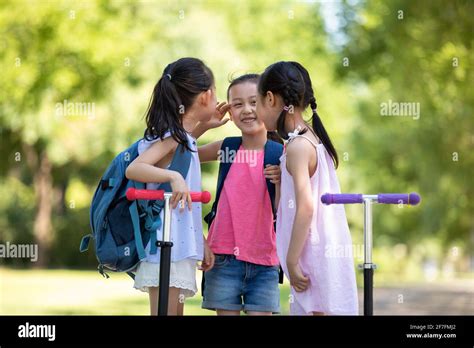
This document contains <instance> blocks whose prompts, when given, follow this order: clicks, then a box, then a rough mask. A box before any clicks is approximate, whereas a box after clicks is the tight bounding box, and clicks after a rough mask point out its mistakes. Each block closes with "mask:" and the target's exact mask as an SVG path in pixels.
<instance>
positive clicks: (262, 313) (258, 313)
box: [247, 311, 272, 315]
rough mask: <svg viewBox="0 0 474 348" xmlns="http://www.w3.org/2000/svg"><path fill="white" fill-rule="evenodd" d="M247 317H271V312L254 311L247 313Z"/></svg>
mask: <svg viewBox="0 0 474 348" xmlns="http://www.w3.org/2000/svg"><path fill="white" fill-rule="evenodd" d="M247 315H272V312H256V311H248V312H247Z"/></svg>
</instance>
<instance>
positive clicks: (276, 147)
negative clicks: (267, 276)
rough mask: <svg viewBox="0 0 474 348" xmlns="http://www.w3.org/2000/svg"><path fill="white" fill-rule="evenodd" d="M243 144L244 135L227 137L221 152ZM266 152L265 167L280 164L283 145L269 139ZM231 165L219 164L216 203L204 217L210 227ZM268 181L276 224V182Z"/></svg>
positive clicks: (228, 162)
mask: <svg viewBox="0 0 474 348" xmlns="http://www.w3.org/2000/svg"><path fill="white" fill-rule="evenodd" d="M241 144H242V137H228V138H225V139H224V141H223V142H222V145H221V152H223V151H224V152H225V151H229V152H230V151H235V152H234V153H237V150H238V149H239V148H240V145H241ZM264 152H265V153H264V159H263V167H264V168H265V166H266V165H267V164H270V165H279V164H280V157H281V155H282V154H283V145H282V144H280V143H277V142H276V141H273V140H267V142H266V143H265V148H264ZM231 165H232V162H230V161H224V162H221V163H220V164H219V175H218V178H217V189H216V199H215V201H214V203H213V204H212V208H211V211H210V212H209V214H207V215H206V216H205V217H204V221H206V223H207V225H208V226H209V228H211V224H212V221H214V219H215V217H216V214H217V207H218V204H219V198H220V195H221V191H222V188H223V187H224V182H225V179H226V177H227V174H228V173H229V170H230V167H231ZM266 183H267V190H268V194H269V195H270V202H271V204H272V211H273V223H274V225H275V222H276V209H277V207H275V184H272V183H271V182H270V180H268V179H266ZM279 282H280V284H283V272H282V269H281V268H280V276H279ZM202 289H203V290H204V277H203V282H202Z"/></svg>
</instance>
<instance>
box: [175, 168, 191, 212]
mask: <svg viewBox="0 0 474 348" xmlns="http://www.w3.org/2000/svg"><path fill="white" fill-rule="evenodd" d="M174 173H176V174H173V179H172V180H171V181H170V184H171V189H172V190H173V195H172V196H171V199H170V205H171V208H172V209H175V208H176V207H177V206H178V203H179V205H180V206H179V212H180V213H181V212H183V211H184V207H185V202H187V204H188V209H189V211H191V207H192V200H191V194H190V192H189V189H188V185H186V181H184V179H183V176H182V175H181V174H180V173H178V172H174Z"/></svg>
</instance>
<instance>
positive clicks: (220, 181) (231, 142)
mask: <svg viewBox="0 0 474 348" xmlns="http://www.w3.org/2000/svg"><path fill="white" fill-rule="evenodd" d="M240 145H242V137H228V138H225V139H224V141H223V142H222V145H221V150H220V151H221V152H220V153H221V154H222V153H224V154H226V153H229V152H230V151H233V153H235V154H236V153H237V150H238V149H239V148H240ZM231 165H232V161H227V160H222V159H221V161H220V164H219V174H218V177H217V189H216V199H215V200H214V203H213V204H212V208H211V211H210V212H209V214H207V215H206V216H205V217H204V221H206V222H207V225H208V226H209V228H210V227H211V224H212V221H213V220H214V218H215V217H216V213H217V204H218V202H219V198H220V196H221V192H222V188H223V187H224V182H225V178H226V177H227V174H228V173H229V170H230V167H231Z"/></svg>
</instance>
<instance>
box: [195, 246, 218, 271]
mask: <svg viewBox="0 0 474 348" xmlns="http://www.w3.org/2000/svg"><path fill="white" fill-rule="evenodd" d="M215 258H216V257H215V255H214V253H213V252H212V250H211V248H209V245H207V241H206V240H204V260H202V263H201V266H200V267H199V269H200V270H202V271H204V272H206V271H209V270H210V269H212V267H214V260H215Z"/></svg>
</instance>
